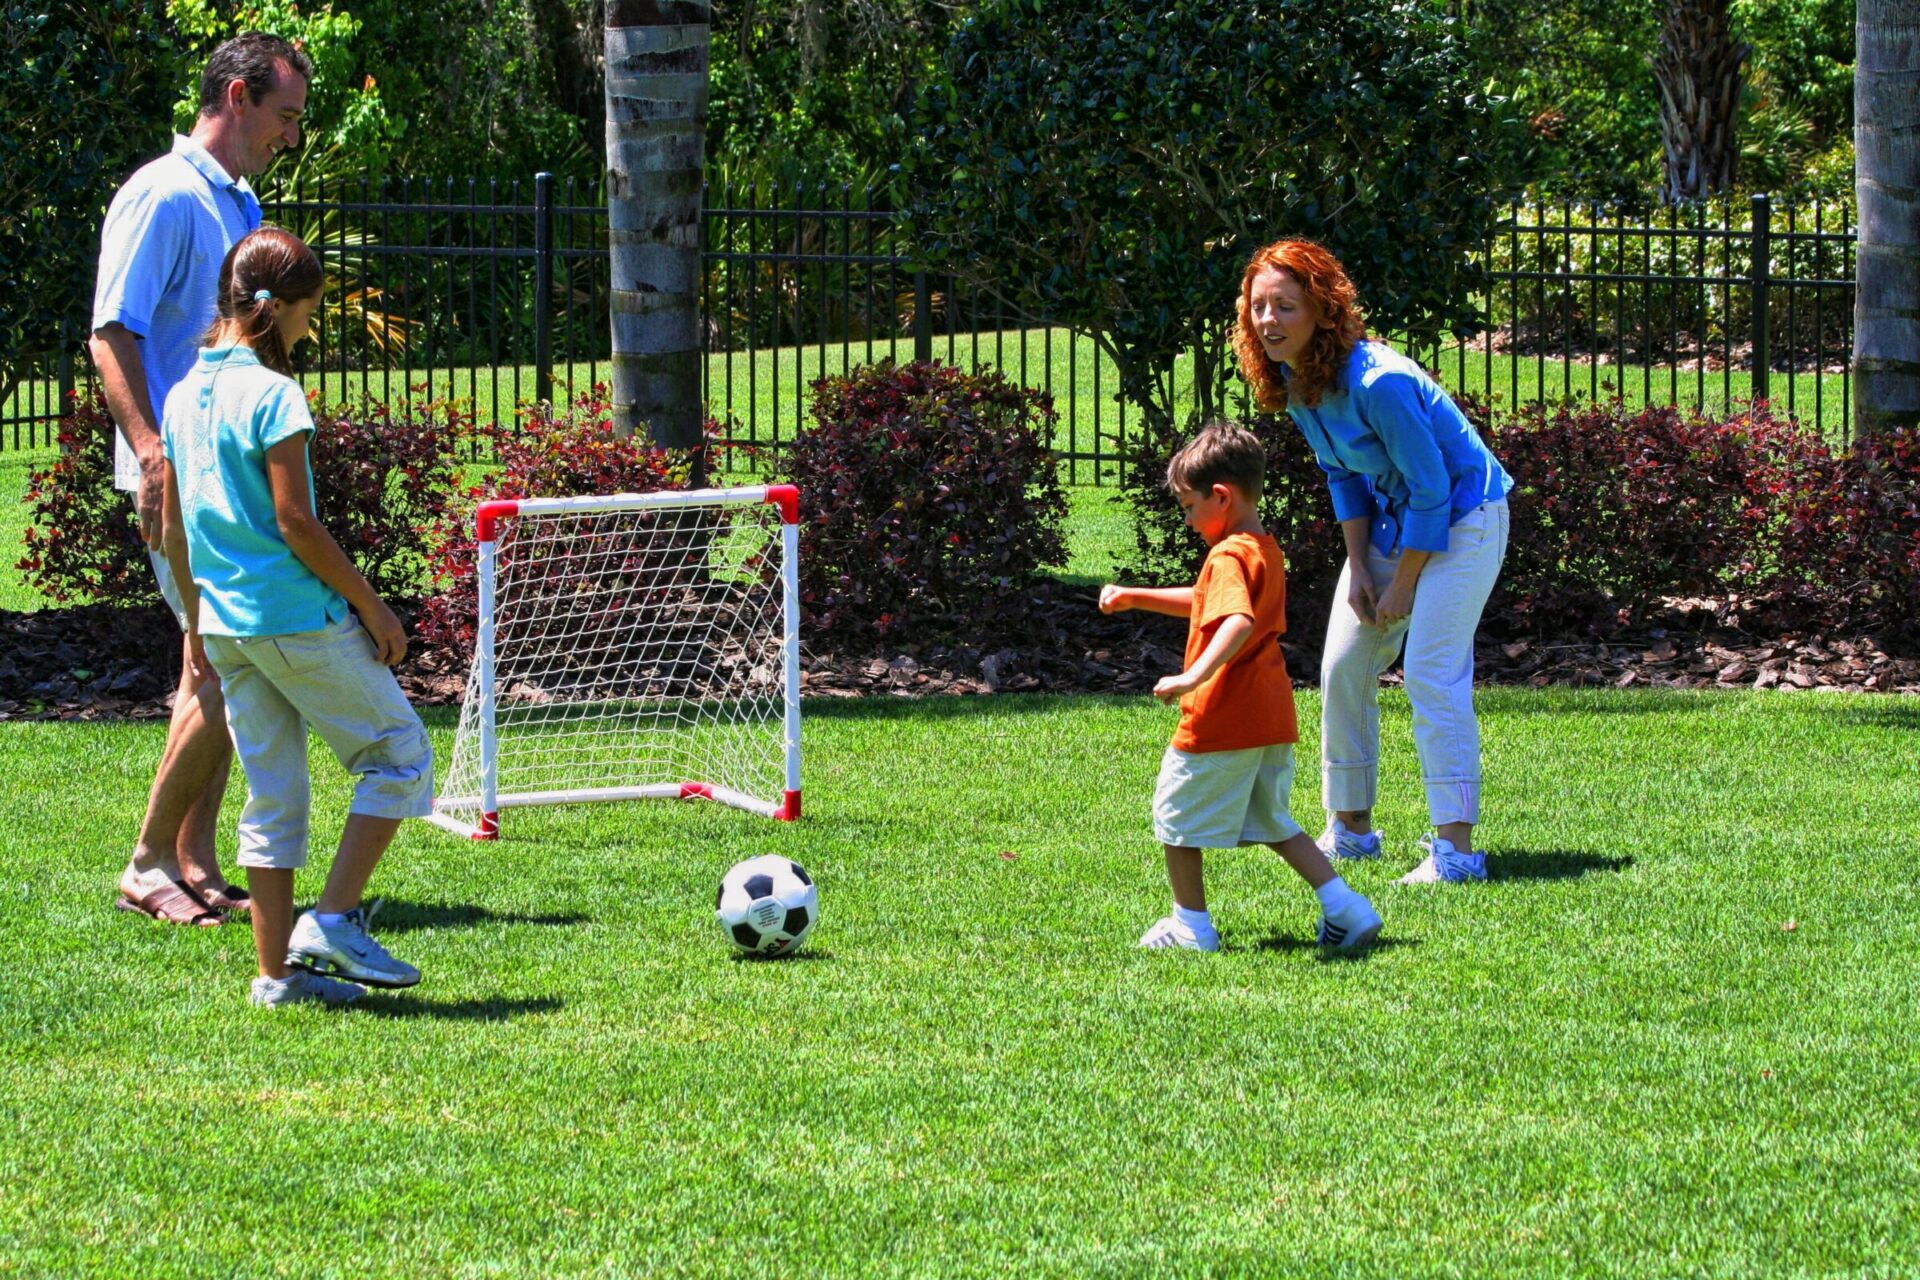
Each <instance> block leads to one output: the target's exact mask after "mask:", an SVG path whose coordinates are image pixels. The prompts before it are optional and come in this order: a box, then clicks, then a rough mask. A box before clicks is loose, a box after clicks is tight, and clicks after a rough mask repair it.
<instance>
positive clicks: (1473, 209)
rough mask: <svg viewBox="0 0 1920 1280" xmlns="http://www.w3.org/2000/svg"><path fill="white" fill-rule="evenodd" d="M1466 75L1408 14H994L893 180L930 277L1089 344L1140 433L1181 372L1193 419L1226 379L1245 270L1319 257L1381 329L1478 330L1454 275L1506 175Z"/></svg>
mask: <svg viewBox="0 0 1920 1280" xmlns="http://www.w3.org/2000/svg"><path fill="white" fill-rule="evenodd" d="M1467 71H1468V62H1467V59H1466V58H1465V56H1464V54H1463V51H1462V50H1461V49H1460V47H1459V46H1458V44H1457V43H1456V42H1455V41H1454V40H1453V39H1452V38H1451V36H1450V35H1449V34H1448V32H1447V31H1446V30H1444V29H1443V28H1442V26H1441V25H1440V24H1439V23H1438V22H1437V21H1436V20H1435V19H1434V18H1433V16H1432V15H1431V14H1430V13H1427V12H1423V11H1421V10H1420V9H1419V8H1418V7H1416V6H1410V5H1399V6H1392V5H1373V6H1360V5H1328V4H1325V3H1320V2H1318V0H1243V2H1242V3H1239V4H1235V5H1231V6H1221V5H1218V4H1216V3H1212V2H1211V0H1045V2H1044V3H1043V2H1042V0H1000V2H998V3H993V4H990V5H988V6H987V7H986V8H984V9H983V10H982V12H981V13H980V15H979V16H978V17H976V18H974V19H973V20H972V21H970V22H968V23H967V24H966V25H965V26H963V27H962V28H960V29H959V30H958V31H957V32H956V33H955V34H954V37H953V40H952V42H951V43H950V44H949V45H948V48H947V50H946V53H945V56H944V58H943V60H942V66H941V75H940V78H939V79H938V80H936V81H935V82H933V83H932V84H930V85H929V86H928V88H927V90H926V91H925V92H924V93H923V95H922V96H921V98H920V101H919V104H918V107H917V109H916V116H915V119H916V123H917V125H918V132H919V138H918V140H917V144H916V145H915V146H914V148H913V150H912V151H911V153H910V156H909V160H908V162H907V163H906V165H905V166H904V169H905V174H906V177H907V180H908V183H909V186H910V194H911V200H912V212H913V217H914V220H915V222H916V224H917V227H916V230H917V234H918V237H919V243H920V244H921V245H922V246H924V247H925V249H926V250H927V252H928V253H929V254H930V256H931V258H932V259H933V262H934V264H936V265H939V266H942V267H943V268H946V269H951V270H954V271H956V272H959V273H962V274H963V275H965V276H966V277H967V278H968V280H969V283H970V284H972V285H973V286H974V287H976V288H978V289H980V290H982V291H984V292H985V293H987V294H988V295H989V296H992V297H995V298H997V299H999V300H1000V301H1001V302H1002V303H1003V304H1004V305H1005V306H1006V307H1007V308H1009V309H1010V310H1012V311H1014V312H1018V313H1025V314H1026V315H1028V316H1029V317H1034V318H1039V319H1045V320H1048V321H1051V322H1053V323H1058V324H1065V325H1069V326H1071V327H1073V328H1075V329H1078V330H1080V331H1083V332H1086V333H1088V334H1091V335H1092V336H1093V338H1094V339H1095V341H1097V342H1098V343H1099V344H1100V345H1101V347H1102V348H1103V349H1104V350H1105V351H1106V352H1107V354H1108V355H1109V356H1110V357H1111V358H1112V359H1113V360H1114V362H1115V363H1116V364H1117V365H1118V367H1119V371H1120V381H1121V394H1122V395H1123V396H1124V397H1125V398H1126V399H1127V400H1129V401H1130V402H1132V403H1133V404H1135V405H1137V406H1139V407H1140V409H1141V410H1142V411H1143V414H1144V421H1145V424H1146V425H1147V427H1148V428H1149V430H1150V431H1151V430H1154V429H1156V428H1157V429H1161V430H1164V429H1166V428H1167V427H1168V426H1169V425H1170V424H1171V417H1172V409H1171V406H1172V388H1171V375H1172V372H1173V367H1174V361H1175V358H1176V357H1177V356H1179V355H1181V354H1182V353H1184V352H1187V351H1193V350H1198V351H1199V352H1200V358H1199V359H1198V361H1197V368H1198V369H1199V370H1200V376H1199V379H1198V383H1199V385H1198V388H1197V390H1198V392H1199V396H1198V401H1199V408H1200V411H1201V412H1202V413H1203V414H1206V413H1211V412H1213V411H1215V410H1216V409H1217V408H1218V407H1219V406H1220V405H1221V404H1222V402H1223V397H1224V393H1225V389H1226V382H1227V379H1228V377H1229V373H1228V370H1227V363H1226V361H1225V359H1224V358H1223V356H1224V341H1225V322H1226V321H1227V320H1228V319H1229V318H1230V317H1231V316H1232V314H1233V310H1234V306H1235V299H1236V297H1237V290H1238V287H1239V282H1240V276H1241V272H1242V271H1243V269H1244V267H1245V264H1246V261H1247V258H1248V256H1249V254H1251V253H1252V251H1253V250H1254V249H1255V248H1257V247H1259V246H1260V245H1262V244H1265V243H1268V242H1270V241H1272V240H1274V239H1277V238H1279V237H1281V236H1284V235H1306V236H1311V237H1314V238H1317V239H1319V240H1321V241H1323V242H1324V243H1326V244H1327V245H1328V246H1329V247H1330V248H1331V249H1332V250H1333V251H1334V252H1335V253H1336V254H1338V255H1339V256H1340V257H1341V258H1342V260H1343V261H1344V262H1345V263H1346V264H1347V266H1348V268H1349V269H1350V271H1351V272H1352V274H1353V276H1354V277H1355V280H1356V282H1357V283H1358V284H1359V285H1360V287H1361V290H1362V294H1363V297H1364V298H1365V300H1366V301H1367V303H1368V304H1369V307H1370V310H1371V315H1372V320H1373V323H1374V324H1375V325H1376V326H1378V327H1381V328H1385V329H1395V328H1403V327H1412V328H1418V329H1422V330H1425V331H1427V332H1437V331H1439V330H1440V329H1442V328H1446V327H1450V326H1452V327H1462V326H1465V325H1467V324H1469V323H1471V322H1472V320H1473V319H1474V313H1473V306H1472V303H1471V296H1472V294H1473V291H1474V290H1473V286H1474V282H1473V279H1472V277H1471V275H1470V269H1469V266H1468V262H1467V258H1468V254H1469V253H1470V252H1471V251H1472V250H1473V249H1475V248H1476V247H1478V246H1479V245H1481V244H1482V243H1483V242H1484V241H1485V239H1486V237H1487V235H1488V231H1489V228H1490V226H1491V224H1492V221H1493V219H1494V216H1495V213H1496V211H1497V210H1498V208H1499V207H1500V205H1501V204H1502V202H1503V200H1504V199H1505V197H1506V195H1507V194H1508V186H1509V176H1510V173H1511V162H1512V160H1513V153H1512V150H1511V148H1510V147H1508V146H1507V145H1505V142H1504V139H1506V138H1507V136H1508V132H1507V130H1506V129H1505V128H1504V127H1503V125H1502V121H1501V116H1500V114H1499V112H1498V111H1497V110H1496V104H1494V103H1492V102H1490V101H1489V100H1487V99H1486V98H1485V97H1483V96H1482V95H1480V94H1478V93H1477V92H1475V90H1474V87H1473V85H1471V84H1470V83H1469V82H1468V79H1467Z"/></svg>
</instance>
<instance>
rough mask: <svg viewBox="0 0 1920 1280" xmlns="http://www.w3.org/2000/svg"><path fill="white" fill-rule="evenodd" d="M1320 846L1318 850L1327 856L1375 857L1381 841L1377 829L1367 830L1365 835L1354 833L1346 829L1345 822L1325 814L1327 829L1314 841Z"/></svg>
mask: <svg viewBox="0 0 1920 1280" xmlns="http://www.w3.org/2000/svg"><path fill="white" fill-rule="evenodd" d="M1314 843H1315V844H1317V845H1319V846H1320V852H1322V853H1324V854H1326V855H1327V856H1328V857H1329V858H1377V857H1379V856H1380V850H1381V847H1382V845H1381V841H1380V833H1379V832H1378V831H1369V832H1367V834H1365V835H1363V836H1362V835H1355V834H1354V833H1353V832H1351V831H1349V830H1347V824H1346V823H1344V822H1342V821H1340V819H1338V818H1336V817H1334V816H1333V815H1332V814H1328V815H1327V829H1326V830H1325V831H1322V832H1321V833H1320V838H1319V839H1318V840H1316V841H1314Z"/></svg>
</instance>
